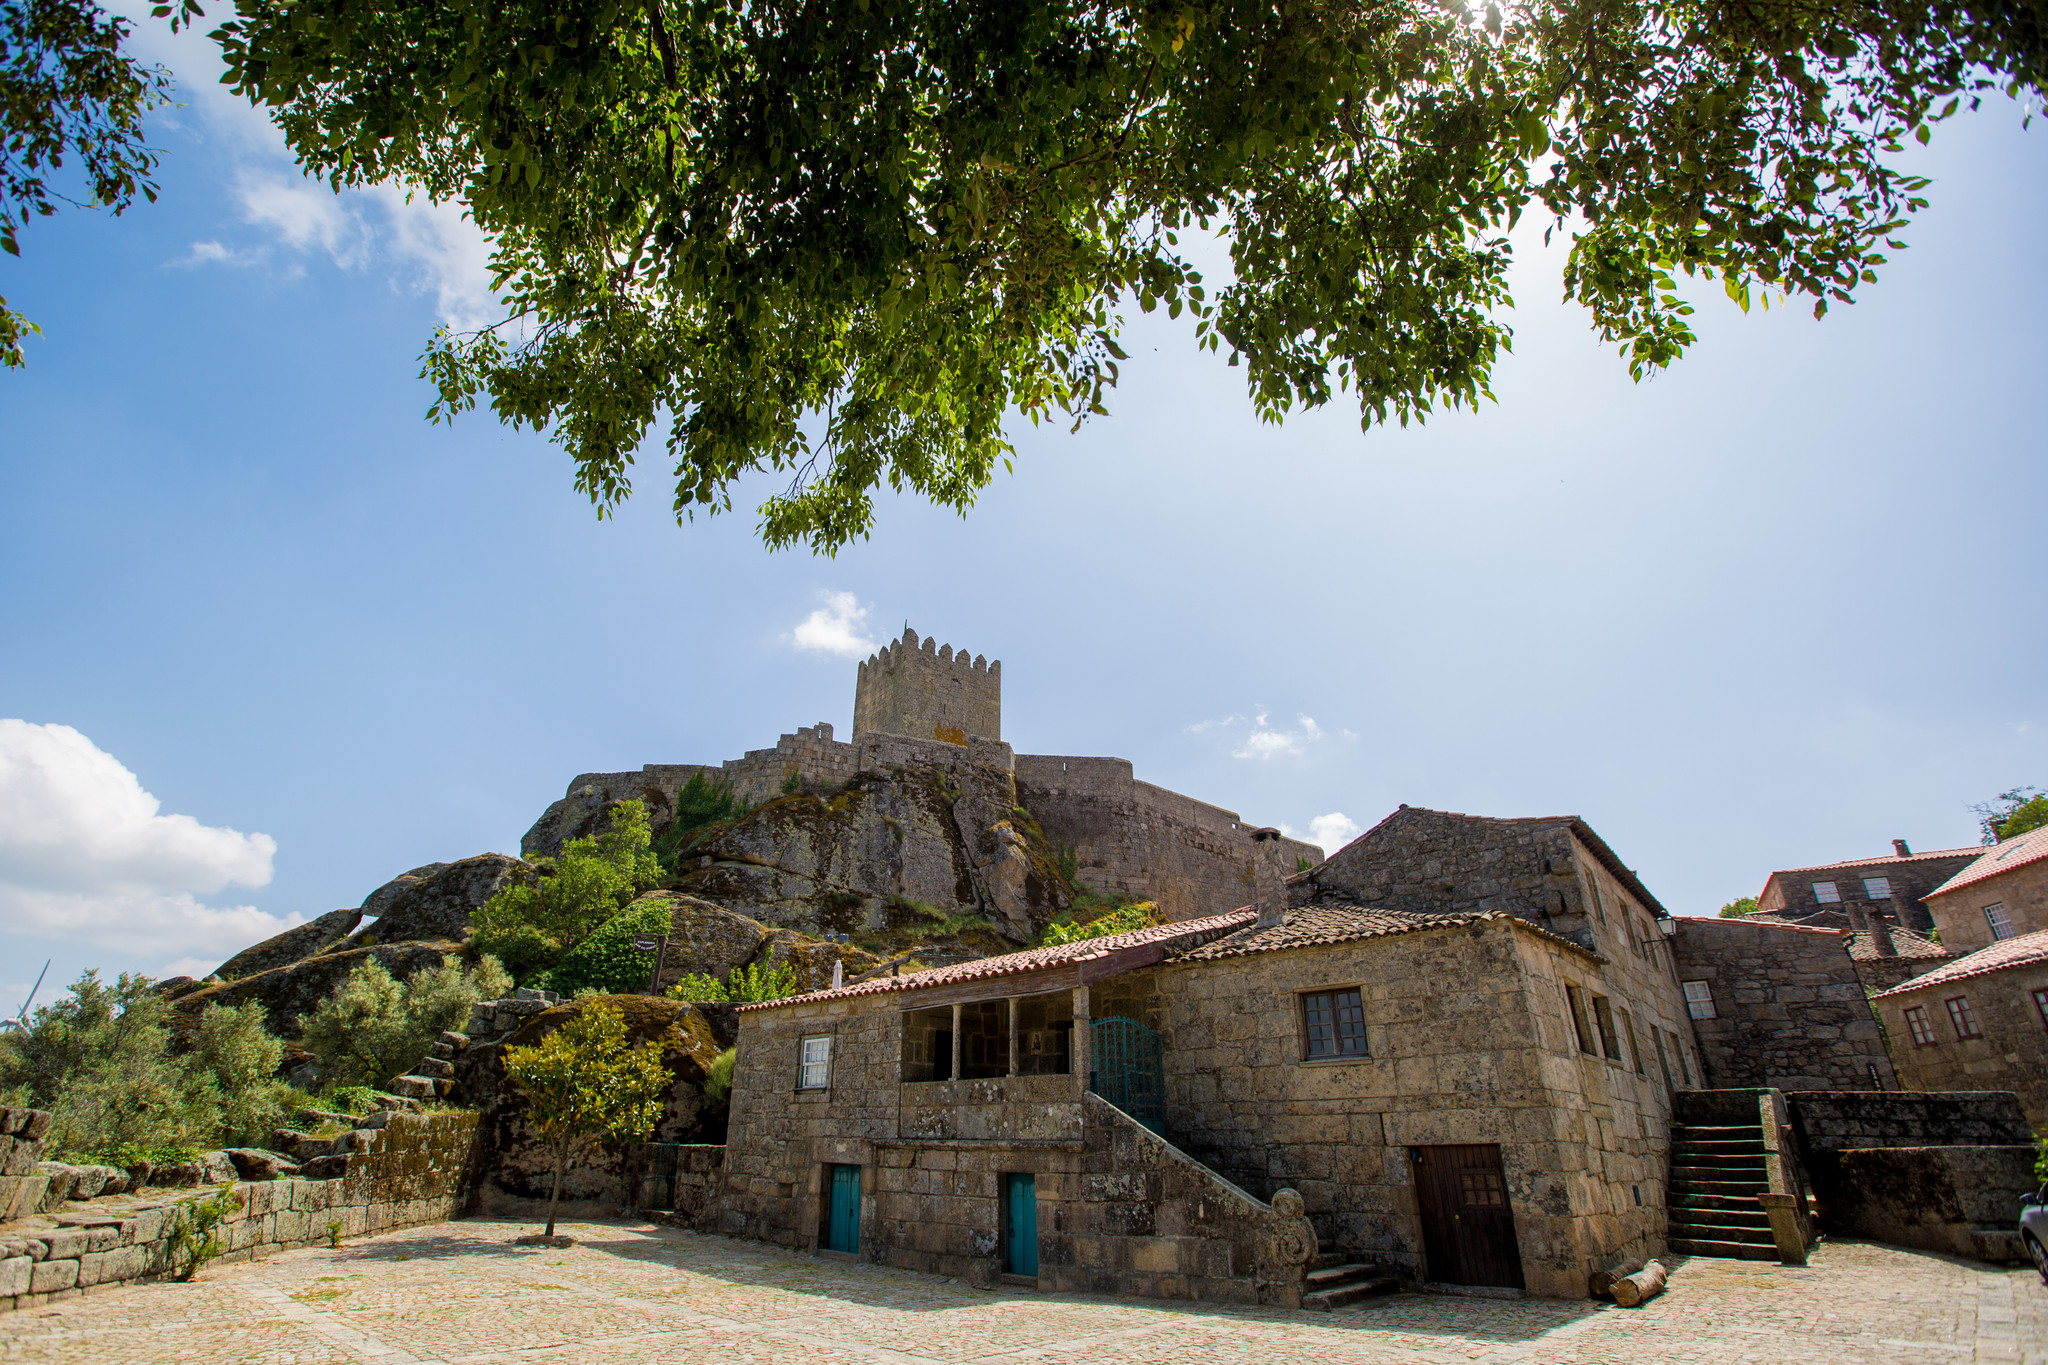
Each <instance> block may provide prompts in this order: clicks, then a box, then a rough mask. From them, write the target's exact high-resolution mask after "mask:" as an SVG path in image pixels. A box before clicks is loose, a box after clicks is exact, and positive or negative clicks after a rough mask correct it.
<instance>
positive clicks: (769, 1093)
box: [717, 807, 1699, 1306]
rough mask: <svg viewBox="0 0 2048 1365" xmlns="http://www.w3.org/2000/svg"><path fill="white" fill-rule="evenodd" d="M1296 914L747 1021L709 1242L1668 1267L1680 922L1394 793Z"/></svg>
mask: <svg viewBox="0 0 2048 1365" xmlns="http://www.w3.org/2000/svg"><path fill="white" fill-rule="evenodd" d="M1286 901H1287V903H1286V904H1285V905H1281V904H1269V905H1268V906H1266V907H1264V908H1263V909H1262V910H1260V911H1258V912H1257V913H1256V914H1255V913H1254V911H1253V910H1252V909H1250V908H1247V909H1246V910H1245V911H1242V912H1238V913H1235V914H1232V915H1225V916H1214V917H1210V918H1208V919H1203V920H1196V921H1190V922H1186V923H1181V924H1169V925H1162V926H1159V927H1157V928H1154V929H1147V930H1141V931H1137V932H1136V933H1131V934H1120V935H1113V936H1109V937H1105V938H1101V939H1094V940H1084V941H1082V942H1080V943H1076V944H1069V945H1064V946H1062V947H1055V948H1046V949H1037V950H1031V951H1028V952H1022V953H1013V954H1007V955H1005V956H1002V957H997V958H990V959H985V960H982V961H978V962H970V963H963V964H959V965H957V966H953V967H945V968H939V969H935V970H932V971H925V972H917V973H911V974H906V975H902V976H881V977H877V978H874V979H872V980H868V981H861V982H855V983H850V984H848V985H846V986H844V987H841V988H839V989H837V990H830V991H820V992H814V993H811V994H809V995H804V996H797V997H794V998H792V999H788V1000H782V1001H773V1002H764V1003H762V1004H758V1005H750V1006H744V1007H742V1008H741V1009H740V1011H739V1014H738V1018H739V1051H738V1064H737V1067H736V1069H735V1073H734V1077H733V1089H732V1109H731V1118H730V1123H729V1127H728V1138H727V1147H726V1154H725V1165H724V1173H723V1188H722V1191H721V1193H720V1205H719V1210H718V1221H717V1225H718V1226H719V1227H720V1229H721V1230H723V1231H726V1232H729V1233H733V1234H738V1235H743V1236H754V1237H760V1238H764V1239H766V1240H770V1241H775V1242H779V1243H782V1244H784V1245H788V1246H792V1247H797V1248H804V1249H811V1250H815V1251H817V1252H818V1253H819V1254H823V1255H839V1256H850V1257H857V1258H859V1259H862V1260H868V1261H873V1262H877V1263H882V1264H890V1265H898V1266H904V1267H907V1268H913V1269H920V1270H925V1271H930V1272H934V1273H942V1274H950V1275H959V1276H962V1277H964V1278H966V1279H968V1280H970V1281H972V1282H977V1283H992V1282H994V1281H996V1280H998V1279H1003V1278H1008V1279H1009V1280H1010V1282H1012V1283H1017V1284H1020V1285H1036V1286H1039V1287H1043V1288H1050V1289H1059V1290H1086V1291H1095V1292H1112V1293H1137V1294H1144V1295H1152V1296H1158V1297H1167V1298H1190V1299H1208V1300H1218V1301H1228V1302H1246V1303H1249V1302H1266V1303H1280V1304H1293V1303H1301V1304H1304V1305H1306V1306H1317V1305H1318V1304H1319V1303H1320V1304H1321V1305H1322V1306H1329V1305H1331V1304H1332V1303H1335V1302H1343V1301H1345V1299H1346V1297H1347V1296H1356V1295H1357V1294H1360V1293H1364V1292H1369V1291H1370V1290H1371V1289H1372V1288H1374V1287H1377V1286H1381V1285H1390V1284H1392V1283H1395V1282H1397V1281H1440V1282H1447V1283H1461V1284H1479V1285H1490V1286H1501V1287H1507V1288H1521V1289H1524V1290H1526V1291H1528V1292H1532V1293H1537V1294H1548V1295H1561V1296H1567V1297H1580V1296H1583V1294H1584V1293H1585V1288H1586V1281H1587V1276H1588V1275H1589V1274H1590V1273H1591V1272H1593V1271H1595V1270H1598V1269H1603V1268H1606V1267H1608V1266H1611V1265H1614V1264H1616V1263H1618V1262H1620V1261H1621V1260H1623V1259H1626V1258H1629V1257H1647V1256H1652V1255H1656V1254H1659V1253H1661V1252H1663V1251H1664V1250H1665V1245H1666V1235H1667V1231H1668V1223H1667V1219H1666V1216H1665V1209H1664V1198H1665V1189H1666V1183H1667V1175H1668V1156H1669V1141H1670V1115H1671V1104H1672V1100H1671V1097H1672V1093H1673V1092H1674V1091H1675V1090H1676V1089H1679V1088H1683V1087H1685V1086H1687V1085H1689V1084H1692V1083H1694V1081H1693V1079H1692V1078H1693V1077H1695V1076H1696V1075H1697V1073H1698V1071H1699V1059H1698V1056H1697V1053H1696V1052H1695V1050H1694V1045H1693V1039H1692V1037H1691V1028H1690V1024H1689V1021H1688V1019H1687V1015H1686V1010H1685V1006H1684V1003H1683V999H1682V996H1681V994H1680V991H1679V988H1678V983H1677V979H1676V975H1675V972H1674V970H1673V964H1672V958H1671V954H1670V949H1669V946H1668V937H1667V935H1666V934H1665V933H1664V932H1663V929H1662V927H1661V926H1662V924H1663V923H1664V922H1665V921H1666V920H1667V919H1668V916H1667V915H1666V912H1665V911H1664V910H1663V908H1662V907H1661V906H1659V905H1658V904H1657V902H1656V901H1655V899H1654V898H1653V897H1651V896H1650V895H1649V893H1648V891H1647V890H1646V889H1644V888H1643V887H1642V886H1641V884H1640V882H1638V881H1637V880H1636V878H1635V876H1634V874H1633V873H1632V872H1630V871H1629V870H1628V869H1627V868H1626V867H1625V866H1624V865H1623V864H1622V863H1621V861H1620V860H1619V859H1618V858H1616V857H1615V856H1614V854H1613V853H1612V851H1611V850H1609V849H1608V848H1607V846H1606V845H1605V844H1604V843H1603V842H1601V841H1600V840H1599V838H1598V836H1597V835H1594V834H1593V832H1592V831H1591V830H1590V829H1588V828H1587V827H1586V826H1585V824H1584V822H1582V821H1579V820H1577V819H1575V818H1574V817H1568V816H1567V817H1556V818H1549V819H1536V820H1521V821H1516V820H1489V819H1484V818H1481V817H1472V816H1463V815H1455V814H1451V813H1448V812H1438V811H1424V810H1419V809H1412V808H1408V807H1403V808H1402V809H1401V810H1400V811H1397V812H1396V813H1395V814H1394V815H1392V816H1390V817H1388V819H1387V820H1385V821H1382V822H1381V824H1380V825H1378V826H1376V827H1375V828H1374V829H1373V830H1371V831H1368V832H1367V833H1366V834H1364V835H1362V836H1360V838H1359V839H1358V840H1356V841H1354V842H1353V843H1352V844H1351V845H1350V846H1347V847H1346V848H1345V849H1343V850H1341V851H1339V852H1338V853H1337V854H1336V855H1335V856H1333V857H1332V858H1331V859H1330V860H1329V861H1328V862H1326V863H1324V864H1322V865H1321V866H1319V867H1317V868H1316V869H1314V870H1313V871H1311V872H1309V873H1305V874H1301V875H1298V876H1296V877H1295V878H1293V879H1291V881H1290V884H1289V886H1288V888H1287V892H1286Z"/></svg>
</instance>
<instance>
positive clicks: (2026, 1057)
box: [1871, 930, 2048, 1131]
mask: <svg viewBox="0 0 2048 1365" xmlns="http://www.w3.org/2000/svg"><path fill="white" fill-rule="evenodd" d="M1943 937H1944V938H1946V937H1947V936H1946V935H1944V936H1943ZM1871 1006H1872V1008H1874V1009H1875V1010H1876V1011H1877V1013H1878V1017H1879V1018H1880V1019H1881V1020H1882V1021H1883V1023H1884V1027H1885V1032H1886V1034H1887V1035H1888V1036H1889V1038H1890V1040H1891V1051H1892V1065H1893V1068H1894V1069H1895V1070H1896V1071H1897V1073H1898V1077H1899V1083H1900V1085H1901V1086H1902V1087H1903V1088H1905V1089H1907V1090H1929V1091H1958V1090H2010V1091H2012V1092H2014V1093H2015V1094H2017V1095H2018V1096H2019V1099H2020V1107H2021V1108H2022V1109H2024V1110H2025V1111H2026V1115H2027V1119H2028V1121H2029V1122H2030V1123H2032V1124H2033V1126H2034V1128H2035V1130H2036V1131H2040V1130H2043V1129H2048V930H2035V931H2034V932H2032V933H2028V934H2020V935H2017V936H2015V937H2013V938H2007V939H2000V940H1997V941H1995V942H1992V943H1990V944H1987V945H1986V946H1985V947H1982V948H1979V949H1978V950H1977V951H1975V952H1973V953H1970V954H1968V955H1966V956H1963V957H1959V958H1957V959H1956V960H1955V961H1954V962H1951V963H1949V964H1948V965H1946V966H1944V967H1941V968H1938V969H1937V970H1935V971H1932V972H1928V973H1927V974H1926V975H1924V976H1918V977H1915V978H1913V979H1912V980H1911V981H1908V982H1906V983H1905V984H1903V985H1901V986H1898V987H1895V988H1894V989H1892V990H1888V991H1885V992H1883V993H1882V994H1879V995H1876V996H1873V997H1872V998H1871Z"/></svg>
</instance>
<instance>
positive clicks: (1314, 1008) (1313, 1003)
mask: <svg viewBox="0 0 2048 1365" xmlns="http://www.w3.org/2000/svg"><path fill="white" fill-rule="evenodd" d="M1301 1032H1302V1039H1303V1041H1304V1043H1305V1044H1306V1047H1307V1055H1308V1060H1310V1061H1312V1062H1313V1061H1318V1060H1320V1059H1322V1058H1324V1057H1364V1056H1368V1055H1370V1054H1368V1053H1367V1052H1366V1050H1365V1001H1364V1000H1362V999H1360V998H1359V994H1358V990H1357V988H1356V987H1352V988H1350V989H1347V990H1336V991H1306V992H1304V993H1303V994H1302V997H1301Z"/></svg>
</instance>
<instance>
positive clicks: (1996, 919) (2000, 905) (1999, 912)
mask: <svg viewBox="0 0 2048 1365" xmlns="http://www.w3.org/2000/svg"><path fill="white" fill-rule="evenodd" d="M1984 922H1985V923H1986V924H1988V925H1990V926H1991V937H1992V938H1993V939H1994V940H1995V939H2002V938H2011V937H2012V916H2011V915H2008V914H2007V913H2005V902H2004V901H1993V902H1991V904H1989V905H1987V906H1985V907H1984Z"/></svg>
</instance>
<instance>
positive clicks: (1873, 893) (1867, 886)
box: [1863, 877, 1892, 901]
mask: <svg viewBox="0 0 2048 1365" xmlns="http://www.w3.org/2000/svg"><path fill="white" fill-rule="evenodd" d="M1863 898H1864V899H1865V900H1873V901H1888V900H1890V899H1891V898H1892V879H1891V878H1890V877H1865V878H1864V879H1863Z"/></svg>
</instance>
